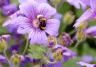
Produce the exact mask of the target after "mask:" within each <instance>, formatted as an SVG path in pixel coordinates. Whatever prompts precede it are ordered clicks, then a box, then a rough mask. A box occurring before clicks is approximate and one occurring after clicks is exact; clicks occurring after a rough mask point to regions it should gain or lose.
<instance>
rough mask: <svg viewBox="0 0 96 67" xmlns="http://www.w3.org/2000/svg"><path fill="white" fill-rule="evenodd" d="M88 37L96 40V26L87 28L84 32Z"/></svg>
mask: <svg viewBox="0 0 96 67" xmlns="http://www.w3.org/2000/svg"><path fill="white" fill-rule="evenodd" d="M85 33H86V35H87V36H88V37H93V38H96V26H92V27H89V28H87V29H86V30H85Z"/></svg>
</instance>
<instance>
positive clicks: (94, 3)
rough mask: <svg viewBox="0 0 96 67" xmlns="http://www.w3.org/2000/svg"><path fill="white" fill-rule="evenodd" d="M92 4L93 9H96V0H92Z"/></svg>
mask: <svg viewBox="0 0 96 67" xmlns="http://www.w3.org/2000/svg"><path fill="white" fill-rule="evenodd" d="M90 5H91V8H92V10H93V11H96V0H90Z"/></svg>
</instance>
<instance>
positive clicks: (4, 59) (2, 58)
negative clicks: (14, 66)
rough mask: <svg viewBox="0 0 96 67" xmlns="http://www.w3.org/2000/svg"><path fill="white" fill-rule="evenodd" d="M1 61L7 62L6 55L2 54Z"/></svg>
mask: <svg viewBox="0 0 96 67" xmlns="http://www.w3.org/2000/svg"><path fill="white" fill-rule="evenodd" d="M0 63H7V60H6V57H4V56H3V55H0Z"/></svg>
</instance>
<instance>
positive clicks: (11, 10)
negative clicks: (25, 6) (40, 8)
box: [2, 4, 18, 16]
mask: <svg viewBox="0 0 96 67" xmlns="http://www.w3.org/2000/svg"><path fill="white" fill-rule="evenodd" d="M17 10H18V9H17V6H16V5H15V4H10V5H6V6H4V7H3V9H2V12H3V14H4V15H6V16H8V15H11V14H13V13H14V12H16V11H17Z"/></svg>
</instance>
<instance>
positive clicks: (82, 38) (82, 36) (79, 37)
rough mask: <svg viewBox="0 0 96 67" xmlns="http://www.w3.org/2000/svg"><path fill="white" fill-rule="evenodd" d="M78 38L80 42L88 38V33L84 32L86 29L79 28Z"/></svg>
mask: <svg viewBox="0 0 96 67" xmlns="http://www.w3.org/2000/svg"><path fill="white" fill-rule="evenodd" d="M76 39H77V40H78V41H79V42H80V41H83V40H85V39H86V34H85V32H84V30H79V31H77V33H76Z"/></svg>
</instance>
